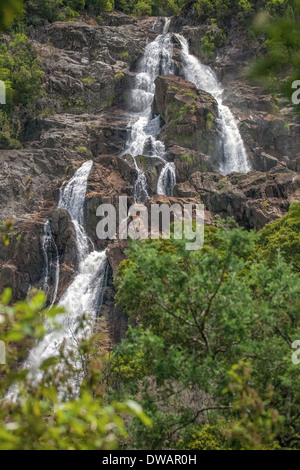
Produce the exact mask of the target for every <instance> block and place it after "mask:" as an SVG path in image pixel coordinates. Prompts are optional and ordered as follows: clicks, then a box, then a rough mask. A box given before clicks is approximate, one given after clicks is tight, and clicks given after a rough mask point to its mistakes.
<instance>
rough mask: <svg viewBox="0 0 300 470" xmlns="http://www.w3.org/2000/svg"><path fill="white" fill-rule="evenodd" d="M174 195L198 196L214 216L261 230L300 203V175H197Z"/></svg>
mask: <svg viewBox="0 0 300 470" xmlns="http://www.w3.org/2000/svg"><path fill="white" fill-rule="evenodd" d="M174 195H175V196H177V197H191V196H196V195H198V196H199V197H200V201H201V202H202V203H203V204H204V205H205V207H206V209H207V210H208V211H210V212H211V214H212V216H214V217H215V216H219V217H221V218H227V217H233V218H234V219H235V220H236V221H237V222H238V223H239V224H241V225H243V226H244V227H246V228H247V229H256V230H260V229H261V228H263V227H264V226H265V225H266V224H267V223H269V222H272V221H274V220H275V219H277V218H280V217H282V216H283V215H284V214H285V213H286V212H287V211H288V208H289V207H290V204H291V203H292V202H295V201H299V199H300V175H299V174H297V173H294V172H292V171H289V170H286V171H285V172H283V173H276V172H274V173H265V174H264V173H260V172H252V173H249V174H248V175H241V174H234V173H233V174H231V175H228V176H220V175H217V174H215V173H200V172H196V173H194V174H193V175H191V176H190V178H189V180H188V181H187V182H185V183H180V184H178V185H177V186H176V187H175V190H174ZM198 202H199V200H198Z"/></svg>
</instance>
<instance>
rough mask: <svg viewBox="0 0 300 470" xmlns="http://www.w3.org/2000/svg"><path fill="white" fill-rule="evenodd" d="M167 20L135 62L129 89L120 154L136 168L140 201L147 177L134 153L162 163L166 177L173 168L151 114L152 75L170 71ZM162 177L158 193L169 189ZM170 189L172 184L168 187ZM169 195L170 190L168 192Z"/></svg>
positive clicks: (145, 196)
mask: <svg viewBox="0 0 300 470" xmlns="http://www.w3.org/2000/svg"><path fill="white" fill-rule="evenodd" d="M169 26H170V20H169V19H166V20H165V25H164V30H163V34H161V35H160V36H158V37H157V38H156V40H155V41H153V42H152V43H150V44H148V45H147V47H146V49H145V53H144V55H143V58H142V60H141V62H140V64H139V68H138V74H137V76H136V77H135V84H134V89H133V90H132V91H131V99H130V111H131V113H132V119H131V122H130V123H129V128H130V136H129V139H128V142H127V145H126V149H125V152H124V154H129V155H131V156H132V158H133V160H134V164H135V167H136V169H137V172H138V178H137V181H136V184H135V200H136V202H143V201H145V200H147V199H148V198H149V194H148V189H147V178H146V175H145V173H144V172H143V171H142V170H141V169H140V168H139V167H138V164H137V161H136V157H137V156H139V155H145V156H148V157H152V158H158V159H160V160H162V161H163V162H164V163H165V167H164V169H163V171H165V173H166V172H167V173H170V172H172V173H173V175H172V177H170V178H169V180H171V179H172V180H173V181H175V168H174V165H170V164H169V163H167V162H166V160H165V158H164V157H165V153H166V150H165V146H164V144H163V143H162V142H161V141H160V140H159V139H158V138H157V137H158V135H159V133H160V130H161V126H160V117H159V116H156V117H154V118H152V105H153V101H154V94H155V79H156V78H157V77H158V75H170V74H173V72H174V62H173V58H172V57H173V44H172V37H171V35H170V34H168V30H169ZM165 180H166V178H162V179H161V181H160V184H159V191H160V192H159V194H166V191H168V192H169V193H170V192H171V191H170V190H168V189H167V188H165V187H164V186H163V181H165ZM172 191H173V188H172ZM169 195H171V194H169Z"/></svg>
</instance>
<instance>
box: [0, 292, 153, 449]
mask: <svg viewBox="0 0 300 470" xmlns="http://www.w3.org/2000/svg"><path fill="white" fill-rule="evenodd" d="M10 299H11V291H10V290H9V289H7V290H6V291H5V292H4V294H3V296H2V298H1V301H0V338H1V341H4V342H5V344H6V353H7V354H6V361H7V364H6V365H5V366H0V370H1V374H0V449H1V450H113V449H116V448H117V447H118V441H119V439H120V438H122V439H124V438H125V437H126V436H127V433H126V429H125V426H124V422H123V416H124V415H127V416H129V415H130V416H133V417H136V418H137V419H138V420H141V422H143V423H144V424H143V425H147V426H150V425H151V422H150V420H149V418H147V417H146V416H145V414H144V413H143V411H142V409H141V407H140V406H139V405H138V404H137V403H136V402H134V401H132V400H127V401H126V402H124V403H119V402H112V403H111V404H108V403H105V402H104V400H103V398H102V397H101V396H99V393H97V394H96V387H97V378H98V377H99V370H97V366H96V365H95V364H94V367H93V368H92V369H91V368H90V369H87V368H86V367H85V360H86V358H89V357H91V356H93V354H94V347H95V344H96V339H95V338H93V340H92V341H91V342H87V341H85V342H82V343H81V344H79V345H78V348H79V351H78V358H81V361H82V362H81V367H80V368H79V371H77V372H79V373H80V374H82V371H84V372H85V374H84V378H85V380H84V382H83V384H82V386H81V389H80V394H79V395H78V394H73V393H72V388H71V387H70V380H75V379H76V370H74V364H76V363H77V362H74V353H70V352H68V351H66V350H61V351H60V354H59V356H58V357H56V358H50V359H47V360H46V361H45V362H44V363H43V364H42V365H41V367H40V374H41V376H40V377H39V379H38V380H37V379H35V380H33V378H32V376H30V374H29V373H28V371H26V370H23V369H22V368H21V369H19V368H18V367H16V365H17V363H18V362H19V361H20V360H22V359H24V358H25V357H26V355H27V350H28V347H30V346H32V345H33V344H34V342H35V341H41V340H42V338H43V337H44V335H45V333H46V330H45V326H44V325H45V321H46V320H47V321H48V323H49V326H51V327H52V328H56V327H55V318H56V316H57V315H58V314H60V315H61V314H63V313H64V312H63V311H62V309H60V308H57V307H56V308H52V309H51V310H43V307H44V304H45V300H46V298H45V295H44V294H43V293H41V292H38V293H35V294H33V295H31V296H30V297H29V298H28V299H27V301H25V302H19V303H18V304H17V305H15V306H14V307H10V306H9V303H10ZM82 327H83V326H82ZM78 358H77V360H78ZM98 363H99V358H98ZM98 368H99V365H98ZM74 374H75V376H74ZM8 390H9V391H10V393H11V392H12V391H15V392H17V400H16V402H11V401H10V400H9V397H8V398H6V399H5V400H3V399H4V398H5V397H7V391H8Z"/></svg>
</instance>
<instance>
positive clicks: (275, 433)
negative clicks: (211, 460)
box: [0, 203, 300, 450]
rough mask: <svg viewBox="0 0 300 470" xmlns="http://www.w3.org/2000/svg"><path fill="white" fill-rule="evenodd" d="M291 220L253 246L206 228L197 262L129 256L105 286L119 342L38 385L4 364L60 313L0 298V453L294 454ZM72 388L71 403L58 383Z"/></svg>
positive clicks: (175, 251)
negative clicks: (121, 321)
mask: <svg viewBox="0 0 300 470" xmlns="http://www.w3.org/2000/svg"><path fill="white" fill-rule="evenodd" d="M299 211H300V203H297V204H294V205H293V206H292V207H291V210H290V212H289V214H288V215H287V216H285V217H284V218H283V219H282V220H280V221H278V222H275V223H274V224H270V225H269V226H267V227H266V228H265V229H263V230H262V231H261V232H260V233H259V234H257V233H254V232H246V231H244V230H243V229H241V228H237V227H234V225H233V222H231V221H228V222H227V223H223V224H222V225H221V227H220V228H216V227H207V228H206V244H205V246H204V247H203V249H202V250H200V251H197V252H190V251H186V249H185V243H184V241H178V240H170V241H165V240H164V241H162V240H148V241H146V242H136V243H133V244H132V246H131V248H130V250H129V252H128V259H127V260H126V261H124V262H123V263H122V265H121V266H120V269H119V277H118V281H117V289H118V295H117V301H118V304H119V305H120V306H121V307H122V308H124V310H125V311H126V312H127V313H128V314H129V317H130V324H131V326H130V328H129V330H128V332H127V336H126V338H125V340H123V342H122V343H121V344H120V345H119V346H118V347H116V348H115V350H114V351H113V354H110V355H109V356H106V355H105V354H106V353H105V351H103V349H102V348H101V344H103V332H102V333H98V334H97V335H95V336H94V337H93V338H92V339H91V340H90V341H84V342H82V343H81V344H80V346H79V350H78V354H77V353H76V355H75V356H74V352H73V353H70V352H68V351H65V350H64V349H62V350H61V352H60V357H59V358H54V359H50V360H47V361H46V362H45V363H44V364H42V366H41V371H42V373H43V379H42V380H41V381H40V382H35V381H32V377H31V376H30V375H28V373H27V372H26V371H23V370H22V369H21V370H20V369H19V368H18V367H16V364H17V363H18V362H19V361H22V360H23V359H24V358H25V357H26V354H27V349H28V347H30V346H31V345H32V342H33V340H34V339H38V340H41V338H43V336H44V334H45V327H44V326H43V325H44V320H45V317H46V316H47V318H48V321H49V322H50V323H51V324H52V325H55V317H56V315H58V314H60V313H61V312H62V311H61V309H59V308H55V309H52V310H50V311H43V310H42V309H43V305H44V301H45V297H44V295H43V294H41V293H38V294H35V293H32V294H30V296H29V298H28V300H27V301H26V302H21V303H19V304H17V305H16V306H15V307H10V306H9V302H10V291H9V290H7V291H6V292H5V293H4V295H3V296H2V300H1V303H0V312H1V314H0V337H1V338H2V339H3V340H4V341H5V342H6V345H7V366H5V367H4V368H3V369H2V375H0V400H1V399H2V398H3V397H4V396H5V394H6V393H7V390H10V391H14V390H16V389H17V390H19V393H20V398H21V399H20V401H19V402H18V403H8V402H5V401H4V402H2V404H1V407H0V423H1V424H0V437H1V439H0V442H1V444H0V448H2V449H7V448H9V449H55V448H58V449H113V448H116V447H117V446H118V445H120V443H122V445H123V446H125V448H127V446H128V448H146V449H150V448H151V449H161V448H165V447H170V448H178V449H200V450H202V449H203V450H207V449H235V450H237V449H280V448H283V449H287V448H291V449H298V448H299V433H300V410H299V400H300V382H299V379H298V377H299V365H295V364H293V362H292V354H293V352H294V351H293V349H292V343H293V342H294V341H295V340H299V338H300V327H299V319H300V318H299V312H300V304H299V298H300V278H299V270H298V268H297V263H298V262H299V260H297V255H298V251H299V250H298V251H296V252H295V257H293V252H294V250H295V247H297V246H298V247H299V236H300V226H299V216H297V215H298V214H299ZM286 231H287V232H288V237H287V238H286V239H285V240H284V246H283V249H282V252H280V250H279V249H278V250H277V246H279V245H280V244H281V240H282V236H283V234H284V233H285V232H286ZM80 327H81V326H80ZM80 327H79V328H80ZM96 331H97V328H96ZM98 331H101V329H99V328H98ZM75 364H76V367H75V371H74V365H75ZM82 374H83V375H82ZM82 378H83V379H84V381H83V383H82V385H81V387H80V395H79V396H78V395H77V394H76V393H74V388H73V387H72V386H70V384H74V383H77V382H76V381H77V379H78V381H79V382H80V381H81V380H82ZM12 387H13V388H12ZM62 399H63V402H64V404H63V405H60V406H59V407H57V406H56V405H57V404H58V403H59V401H60V400H62ZM137 402H138V403H139V404H140V405H141V406H142V408H141V406H140V405H137ZM142 409H143V411H142ZM124 414H127V415H128V416H131V418H130V419H129V418H127V419H126V423H127V424H126V426H125V425H124V423H123V420H122V419H121V416H123V415H124Z"/></svg>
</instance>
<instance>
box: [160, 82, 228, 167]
mask: <svg viewBox="0 0 300 470" xmlns="http://www.w3.org/2000/svg"><path fill="white" fill-rule="evenodd" d="M155 85H156V92H155V103H154V112H158V113H159V114H160V115H161V117H162V119H163V121H164V126H163V128H162V132H161V134H160V138H161V140H162V141H164V142H165V143H166V145H167V146H168V147H173V146H181V147H183V148H185V149H188V151H186V152H185V153H184V154H183V155H190V154H191V152H190V151H194V152H195V156H194V158H195V159H197V153H199V154H200V155H201V156H202V155H209V156H210V160H211V161H212V162H217V161H218V160H219V157H220V152H221V148H220V135H219V129H218V126H217V123H216V119H217V116H218V105H217V103H216V101H215V99H214V98H213V97H212V96H211V95H210V94H209V93H206V92H204V91H201V90H198V89H197V88H196V86H195V85H194V84H192V83H191V82H188V81H186V80H184V79H183V78H180V77H174V76H166V77H164V76H160V77H158V78H157V79H156V81H155Z"/></svg>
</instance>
